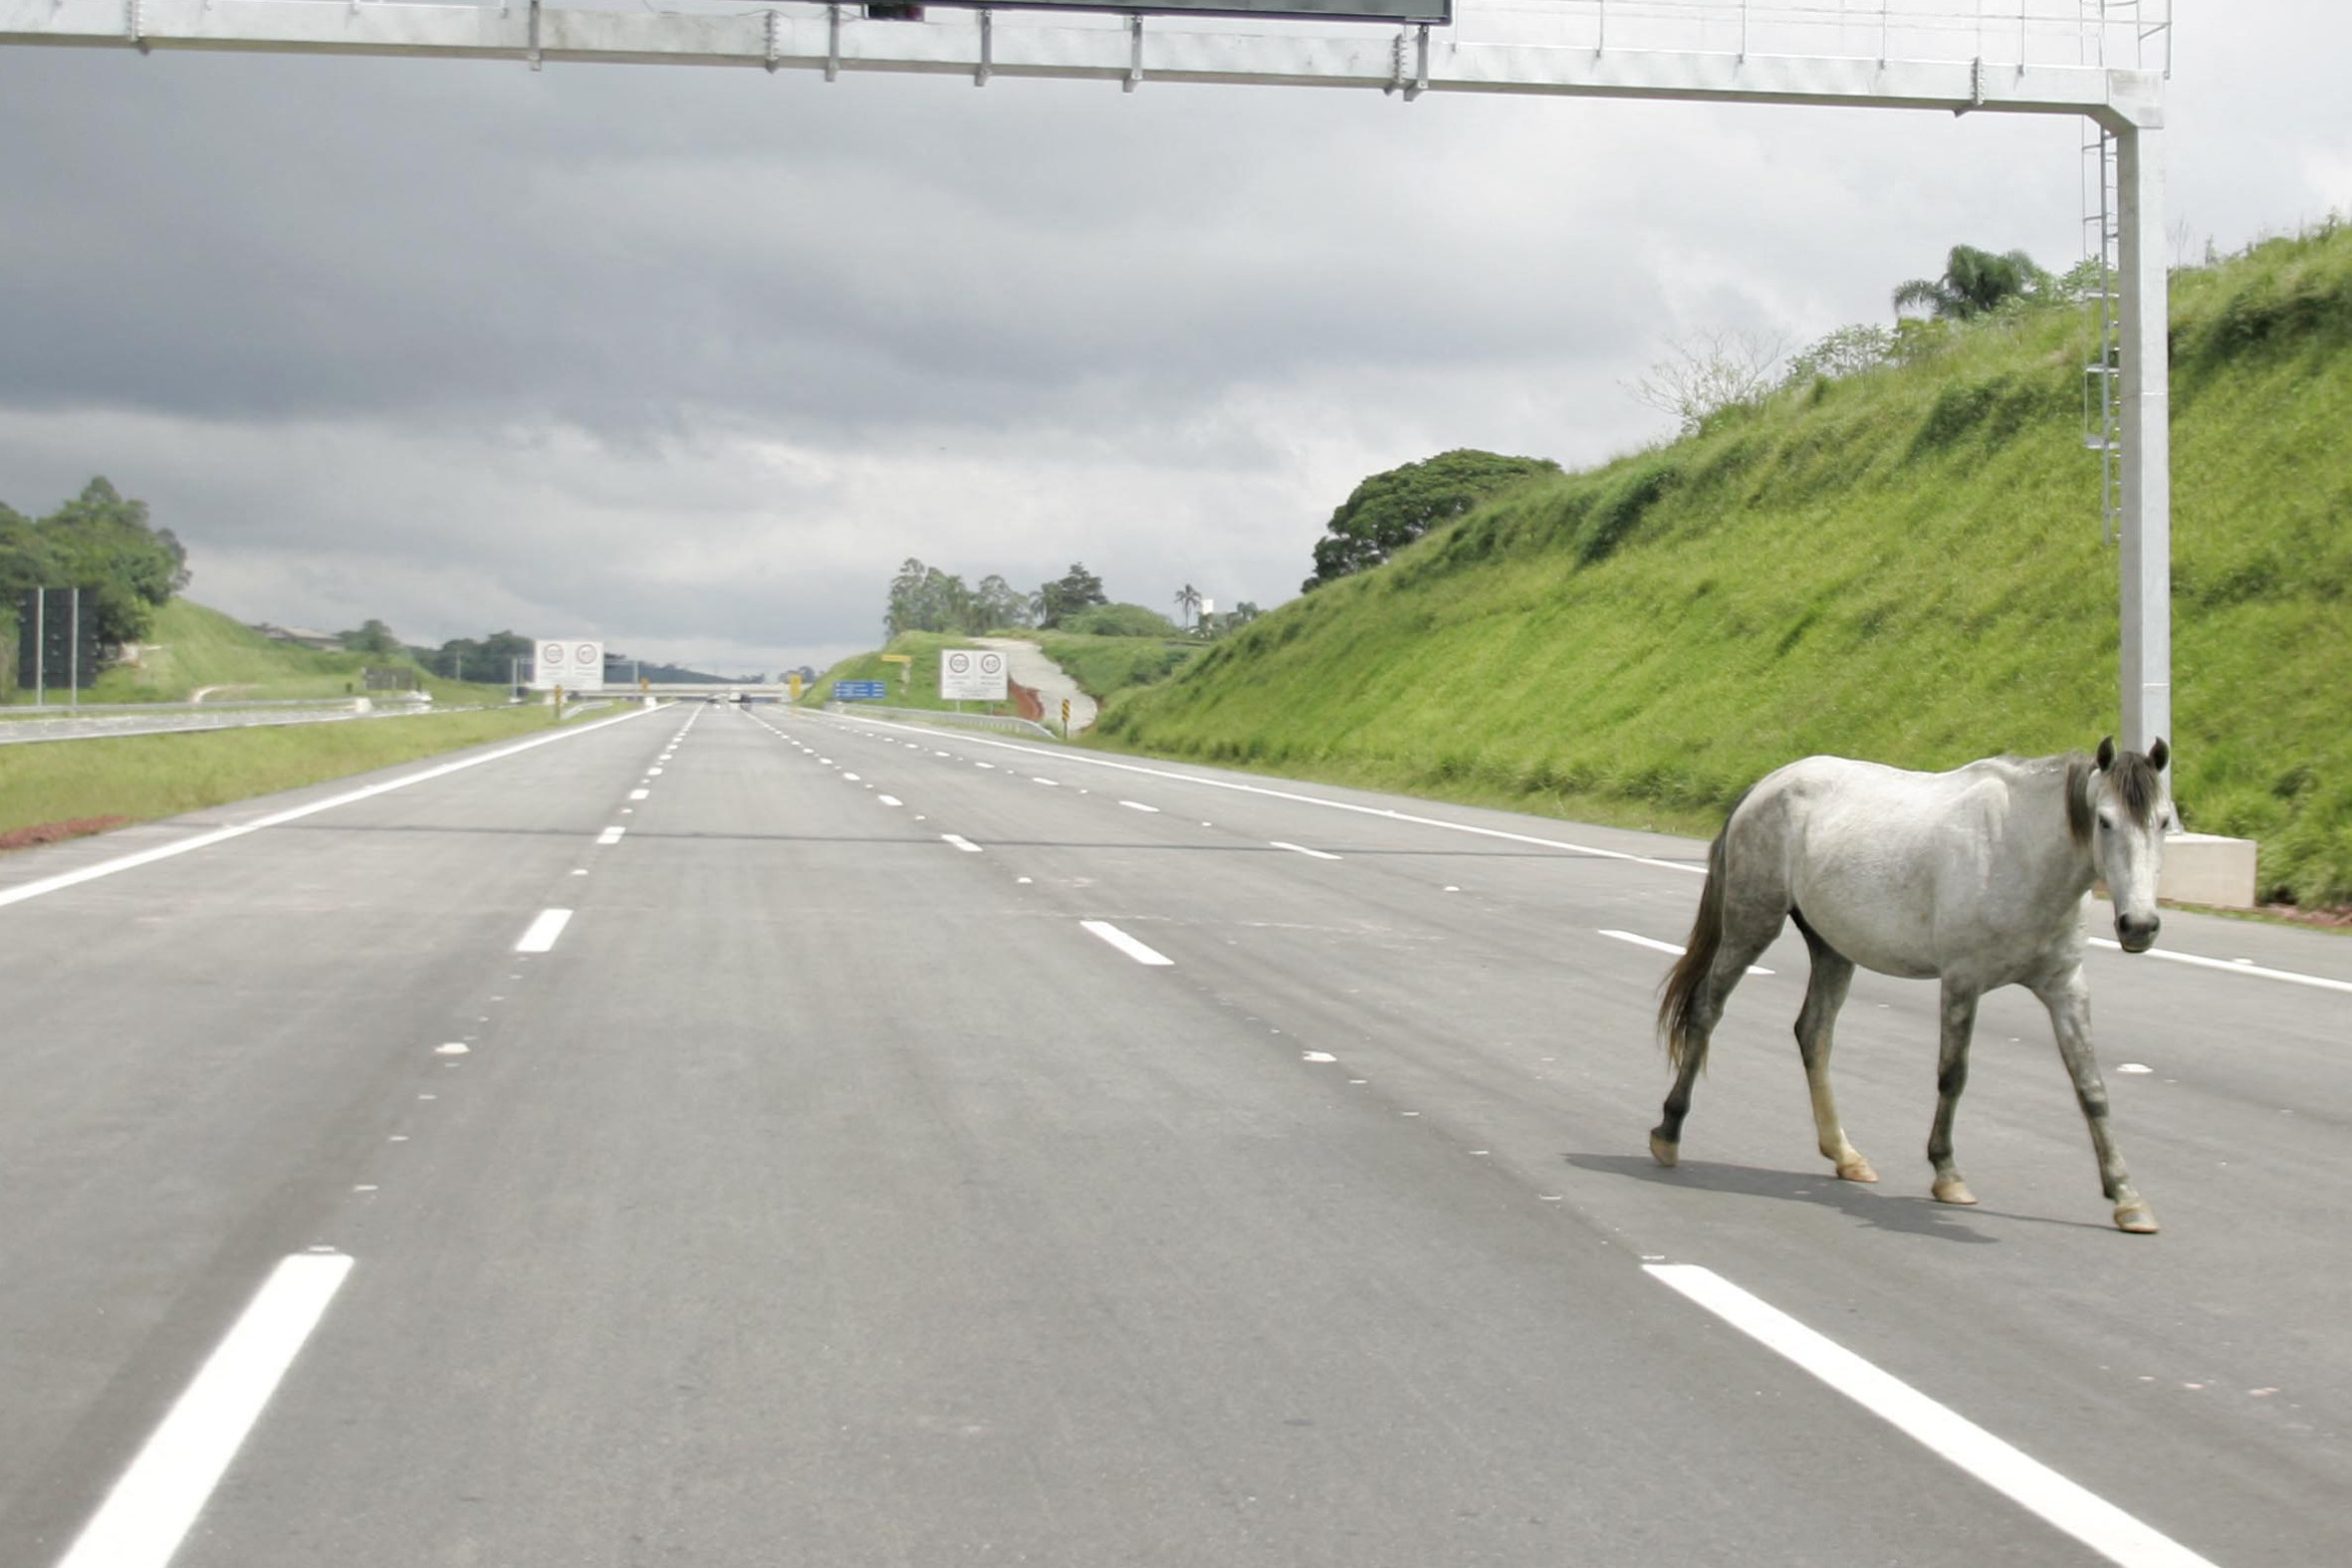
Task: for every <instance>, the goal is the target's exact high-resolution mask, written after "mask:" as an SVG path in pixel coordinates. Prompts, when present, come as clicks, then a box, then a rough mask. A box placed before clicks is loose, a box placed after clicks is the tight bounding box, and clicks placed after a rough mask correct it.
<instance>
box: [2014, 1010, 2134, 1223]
mask: <svg viewBox="0 0 2352 1568" xmlns="http://www.w3.org/2000/svg"><path fill="white" fill-rule="evenodd" d="M2033 994H2034V995H2035V996H2037V997H2039V998H2040V999H2041V1005H2042V1006H2043V1007H2045V1008H2049V1009H2050V1027H2051V1028H2052V1029H2054V1030H2055V1031H2056V1032H2057V1036H2058V1054H2059V1056H2061V1057H2062V1058H2064V1060H2065V1062H2066V1072H2067V1074H2068V1076H2070V1077H2072V1078H2073V1079H2074V1098H2075V1099H2076V1101H2077V1102H2079V1103H2080V1104H2081V1106H2082V1119H2083V1120H2084V1121H2085V1122H2087V1123H2088V1124H2089V1125H2090V1130H2091V1149H2092V1151H2093V1152H2095V1153H2096V1154H2097V1155H2098V1157H2099V1185H2100V1186H2101V1187H2103V1188H2104V1189H2105V1190H2106V1193H2107V1197H2108V1199H2109V1201H2110V1202H2112V1203H2113V1204H2114V1205H2115V1224H2116V1227H2117V1228H2118V1229H2119V1230H2124V1231H2130V1232H2136V1233H2138V1234H2142V1235H2150V1234H2154V1233H2155V1231H2156V1216H2155V1214H2154V1213H2153V1212H2152V1211H2151V1210H2150V1209H2149V1207H2148V1203H2147V1200H2145V1199H2143V1198H2142V1197H2141V1196H2140V1195H2139V1194H2138V1193H2137V1192H2134V1191H2133V1190H2132V1181H2131V1177H2130V1176H2129V1174H2127V1173H2126V1172H2125V1170H2124V1168H2123V1156H2122V1155H2120V1154H2118V1153H2117V1152H2116V1150H2115V1140H2114V1139H2113V1138H2112V1137H2110V1136H2109V1135H2108V1132H2107V1085H2106V1082H2105V1080H2103V1079H2102V1078H2100V1076H2099V1062H2098V1058H2097V1057H2095V1056H2093V1055H2092V1054H2091V990H2090V986H2089V984H2088V983H2087V982H2085V981H2084V980H2083V978H2082V967H2081V966H2080V965H2076V966H2075V967H2074V968H2073V969H2071V970H2069V971H2067V972H2066V974H2065V975H2064V976H2062V977H2060V978H2059V979H2057V980H2054V981H2050V982H2046V983H2044V984H2042V985H2039V986H2036V987H2034V988H2033Z"/></svg>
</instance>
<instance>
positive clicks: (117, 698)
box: [9, 599, 507, 706]
mask: <svg viewBox="0 0 2352 1568" xmlns="http://www.w3.org/2000/svg"><path fill="white" fill-rule="evenodd" d="M371 665H372V666H375V667H377V668H391V667H397V668H401V669H417V670H418V676H419V680H418V684H419V686H420V687H421V689H423V690H425V691H428V692H431V693H432V694H433V700H434V701H435V702H441V703H482V702H495V703H503V702H505V701H506V699H507V689H506V688H505V687H504V686H499V685H479V684H476V683H473V682H459V681H445V680H442V679H440V678H439V677H438V676H431V675H425V674H424V673H423V671H422V670H421V669H418V666H417V665H416V662H415V661H414V660H413V659H411V658H409V657H408V656H407V655H405V654H402V655H397V656H384V655H374V654H363V653H341V652H337V653H325V652H319V651H316V650H314V649H310V648H298V647H295V646H293V645H292V644H289V643H283V642H273V641H271V640H270V639H269V638H267V637H265V636H263V635H262V634H261V633H260V632H258V631H255V630H254V629H253V628H252V627H250V626H248V625H245V624H244V623H243V622H241V621H237V620H234V619H231V618H230V617H229V616H227V615H223V614H222V613H220V612H219V611H218V610H210V609H206V608H205V607H204V606H203V605H201V604H191V603H189V602H188V601H187V600H185V599H173V600H171V601H170V602H169V603H167V604H165V605H164V606H163V607H162V608H161V609H159V610H157V611H156V612H155V624H154V628H153V629H152V630H151V631H149V632H148V633H147V636H146V639H145V640H144V641H143V642H142V643H141V644H140V653H139V662H138V663H136V664H118V665H116V666H115V667H113V668H112V669H109V670H108V671H106V672H105V673H104V674H102V675H100V676H99V677H98V679H97V680H96V681H94V682H92V683H91V685H90V687H89V689H88V690H86V691H84V692H83V693H82V701H84V702H91V703H117V702H185V701H187V700H188V699H189V697H191V696H192V695H193V694H195V693H196V692H198V691H201V690H203V689H204V688H206V687H211V688H214V690H213V691H212V692H211V694H210V696H209V697H208V699H207V700H208V701H213V702H237V701H268V700H279V699H290V698H301V697H344V696H357V695H364V693H363V692H362V690H361V687H360V685H359V672H360V671H361V670H362V669H365V668H367V667H369V666H371ZM65 697H66V693H65V692H63V691H53V692H51V693H49V694H48V702H49V703H50V705H51V706H56V705H59V704H61V703H62V702H64V700H65ZM32 699H33V694H32V693H31V692H12V693H10V694H9V701H10V702H11V704H25V703H30V702H31V701H32Z"/></svg>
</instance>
